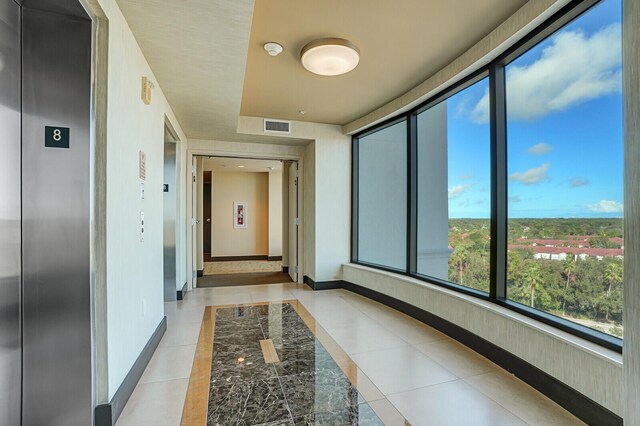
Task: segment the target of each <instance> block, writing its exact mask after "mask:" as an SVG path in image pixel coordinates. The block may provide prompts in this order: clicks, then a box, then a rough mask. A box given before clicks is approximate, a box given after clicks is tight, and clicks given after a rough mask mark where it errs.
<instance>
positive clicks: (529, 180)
mask: <svg viewBox="0 0 640 426" xmlns="http://www.w3.org/2000/svg"><path fill="white" fill-rule="evenodd" d="M549 167H551V163H544V164H543V165H541V166H540V167H534V168H532V169H529V170H527V171H525V172H516V173H513V174H511V176H509V179H510V180H515V181H517V182H520V183H522V184H524V185H535V184H537V183H540V182H543V181H545V180H547V179H549V176H548V175H547V172H548V171H549Z"/></svg>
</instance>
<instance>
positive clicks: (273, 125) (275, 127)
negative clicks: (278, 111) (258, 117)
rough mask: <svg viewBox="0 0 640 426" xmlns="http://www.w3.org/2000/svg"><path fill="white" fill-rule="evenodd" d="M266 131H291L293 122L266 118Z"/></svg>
mask: <svg viewBox="0 0 640 426" xmlns="http://www.w3.org/2000/svg"><path fill="white" fill-rule="evenodd" d="M264 132H265V133H291V122H290V121H285V120H267V119H265V120H264Z"/></svg>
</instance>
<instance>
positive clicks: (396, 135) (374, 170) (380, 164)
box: [358, 121, 407, 270]
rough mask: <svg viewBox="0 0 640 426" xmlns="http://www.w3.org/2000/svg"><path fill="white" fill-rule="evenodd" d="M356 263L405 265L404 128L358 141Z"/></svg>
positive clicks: (400, 125) (403, 123) (388, 129)
mask: <svg viewBox="0 0 640 426" xmlns="http://www.w3.org/2000/svg"><path fill="white" fill-rule="evenodd" d="M358 156H359V159H358V160H359V162H358V166H359V168H358V191H359V199H358V260H359V261H361V262H366V263H372V264H376V265H380V266H385V267H388V268H393V269H399V270H405V269H406V265H407V124H406V121H401V122H399V123H396V124H394V125H392V126H389V127H386V128H384V129H382V130H380V131H378V132H376V133H373V134H370V135H367V136H365V137H363V138H361V139H359V141H358Z"/></svg>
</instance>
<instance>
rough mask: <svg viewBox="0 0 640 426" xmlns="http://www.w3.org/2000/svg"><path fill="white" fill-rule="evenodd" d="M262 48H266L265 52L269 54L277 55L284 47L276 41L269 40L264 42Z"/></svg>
mask: <svg viewBox="0 0 640 426" xmlns="http://www.w3.org/2000/svg"><path fill="white" fill-rule="evenodd" d="M264 50H266V51H267V53H268V54H269V55H271V56H278V55H279V54H281V53H282V51H283V50H284V48H283V47H282V46H281V45H279V44H278V43H274V42H269V43H265V45H264Z"/></svg>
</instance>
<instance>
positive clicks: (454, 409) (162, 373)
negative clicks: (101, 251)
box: [117, 283, 583, 426]
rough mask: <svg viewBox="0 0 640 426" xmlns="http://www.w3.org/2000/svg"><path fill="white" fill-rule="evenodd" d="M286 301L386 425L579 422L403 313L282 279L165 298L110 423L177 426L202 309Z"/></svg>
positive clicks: (347, 294)
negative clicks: (351, 368)
mask: <svg viewBox="0 0 640 426" xmlns="http://www.w3.org/2000/svg"><path fill="white" fill-rule="evenodd" d="M289 299H297V300H299V301H300V302H301V304H302V305H303V306H304V308H305V309H306V310H307V311H308V312H309V313H310V314H311V315H312V316H313V317H314V319H315V320H316V321H317V323H318V324H319V325H321V327H319V329H318V330H317V331H316V337H317V338H318V339H319V340H320V341H321V342H322V343H323V345H324V346H325V348H326V349H327V350H328V351H329V352H330V353H331V354H332V355H333V356H334V359H335V360H336V362H337V363H338V364H340V363H341V362H345V359H346V360H349V359H350V360H352V361H353V362H354V363H355V365H356V367H355V369H356V371H355V372H354V373H353V374H355V376H356V377H357V381H358V390H359V391H360V392H361V393H362V394H363V396H364V397H365V398H366V400H367V401H368V404H369V406H370V407H371V408H372V409H373V410H374V411H375V412H376V414H377V415H378V416H379V417H380V419H382V420H383V421H384V423H385V424H387V425H399V426H403V425H405V418H406V419H407V420H408V422H410V423H411V424H412V425H414V426H418V425H447V426H448V425H465V426H467V425H480V426H481V425H527V424H529V425H579V424H583V423H582V422H580V421H579V420H578V419H576V418H575V417H573V416H572V415H571V414H570V413H568V412H567V411H565V410H564V409H562V408H561V407H559V406H558V405H556V404H555V403H554V402H553V401H551V400H549V399H548V398H546V397H545V396H543V395H542V394H540V393H539V392H537V391H535V390H534V389H532V388H531V387H529V386H528V385H526V384H525V383H523V382H521V381H520V380H518V379H516V378H514V377H513V376H511V375H510V374H509V373H507V372H506V371H505V370H503V369H501V368H499V367H498V366H496V365H495V364H493V363H491V362H490V361H488V360H486V359H485V358H483V357H481V356H479V355H478V354H476V353H475V352H473V351H471V350H470V349H468V348H467V347H465V346H463V345H461V344H459V343H457V342H456V341H454V340H452V339H450V338H448V337H447V336H445V335H444V334H442V333H440V332H438V331H436V330H434V329H432V328H430V327H428V326H426V325H424V324H422V323H420V322H418V321H416V320H414V319H412V318H410V317H408V316H406V315H403V314H401V313H399V312H397V311H395V310H393V309H391V308H388V307H386V306H384V305H381V304H379V303H376V302H373V301H371V300H369V299H367V298H364V297H361V296H359V295H357V294H354V293H351V292H348V291H346V290H326V291H321V292H313V291H311V290H310V289H309V288H308V287H306V286H302V285H300V284H294V283H289V284H269V285H258V286H246V287H222V288H204V289H197V290H195V291H193V292H191V293H188V295H187V297H186V299H185V300H183V301H180V302H170V303H167V304H166V306H165V312H166V315H167V321H168V329H167V332H166V334H165V336H164V337H163V339H162V341H161V343H160V346H159V347H158V349H157V351H156V353H155V354H154V356H153V358H152V360H151V362H150V363H149V366H148V367H147V369H146V371H145V373H144V375H143V377H142V379H141V380H140V383H139V384H138V386H137V387H136V389H135V391H134V393H133V395H132V397H131V399H130V400H129V402H128V404H127V406H126V407H125V409H124V411H123V413H122V415H121V417H120V419H119V420H118V423H117V425H118V426H129V425H135V426H144V425H154V426H163V425H167V426H169V425H176V426H177V425H180V421H181V418H182V411H183V406H184V402H185V395H186V392H187V387H188V384H189V377H190V373H191V366H192V362H193V358H194V354H195V352H196V343H197V341H198V335H199V330H200V325H201V323H202V318H203V313H204V310H205V307H206V306H213V305H229V304H248V303H259V302H278V301H282V300H289ZM332 349H333V351H332ZM339 358H344V359H343V360H341V359H339ZM349 362H350V361H349ZM350 378H352V377H350ZM352 380H353V379H352Z"/></svg>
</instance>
